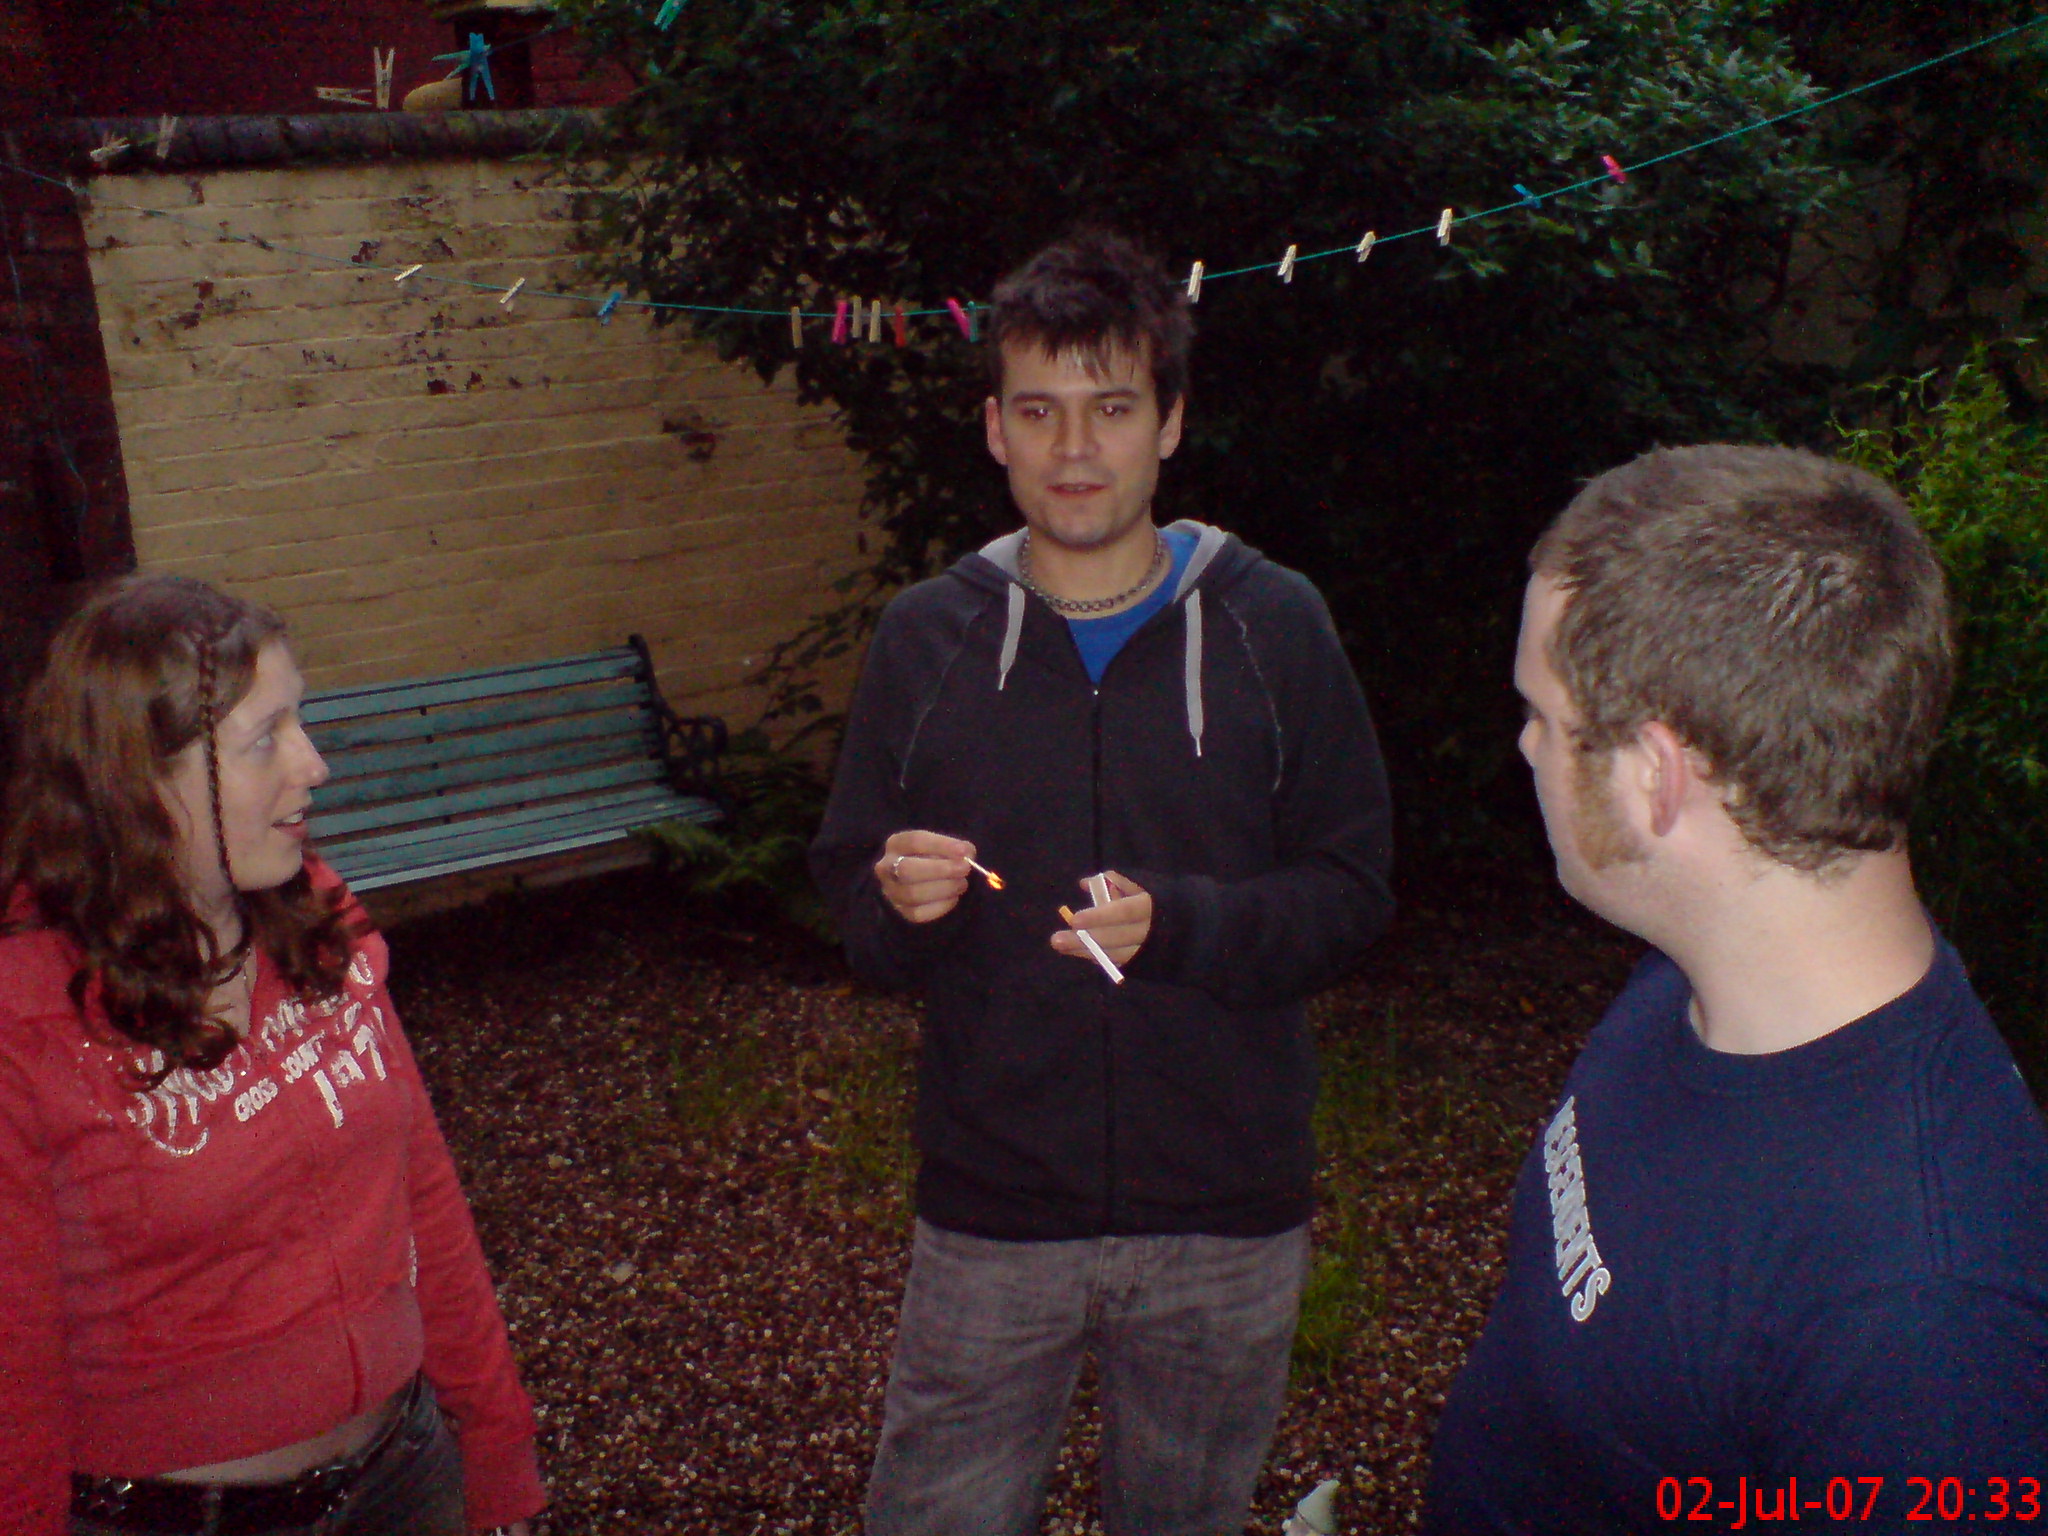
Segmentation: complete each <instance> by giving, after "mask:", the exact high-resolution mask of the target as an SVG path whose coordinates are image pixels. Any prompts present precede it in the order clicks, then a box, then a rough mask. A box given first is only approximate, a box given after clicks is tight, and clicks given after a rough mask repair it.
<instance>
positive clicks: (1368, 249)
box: [1358, 229, 1380, 261]
mask: <svg viewBox="0 0 2048 1536" xmlns="http://www.w3.org/2000/svg"><path fill="white" fill-rule="evenodd" d="M1379 242H1380V237H1379V236H1378V235H1376V234H1374V233H1373V232H1372V231H1371V230H1369V229H1368V230H1367V231H1366V232H1365V238H1364V239H1363V240H1361V241H1359V242H1358V259H1359V260H1360V261H1363V260H1365V258H1366V257H1368V256H1370V255H1371V254H1372V248H1373V247H1374V246H1375V245H1378V244H1379Z"/></svg>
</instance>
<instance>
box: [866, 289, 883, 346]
mask: <svg viewBox="0 0 2048 1536" xmlns="http://www.w3.org/2000/svg"><path fill="white" fill-rule="evenodd" d="M881 339H882V301H881V300H880V299H876V300H875V301H874V302H873V303H872V304H870V305H868V340H869V341H880V340H881Z"/></svg>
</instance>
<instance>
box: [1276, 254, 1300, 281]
mask: <svg viewBox="0 0 2048 1536" xmlns="http://www.w3.org/2000/svg"><path fill="white" fill-rule="evenodd" d="M1298 249H1300V247H1298V246H1292V245H1290V246H1289V247H1287V254H1286V255H1285V256H1282V257H1281V258H1280V281H1281V282H1283V283H1291V282H1293V281H1294V253H1295V251H1297V250H1298Z"/></svg>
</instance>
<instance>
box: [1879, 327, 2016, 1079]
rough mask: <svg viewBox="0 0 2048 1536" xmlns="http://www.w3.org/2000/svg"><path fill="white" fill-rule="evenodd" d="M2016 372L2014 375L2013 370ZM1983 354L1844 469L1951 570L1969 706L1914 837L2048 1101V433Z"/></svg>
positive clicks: (1939, 760) (1921, 396)
mask: <svg viewBox="0 0 2048 1536" xmlns="http://www.w3.org/2000/svg"><path fill="white" fill-rule="evenodd" d="M2008 366H2009V365H2008ZM1998 374H1999V370H1998V366H1997V365H1996V364H1995V363H1994V361H1993V358H1992V356H1991V355H1990V354H1989V353H1987V352H1986V351H1985V350H1984V349H1983V348H1979V349H1978V350H1977V351H1976V352H1975V353H1974V354H1973V355H1972V356H1971V358H1970V360H1969V361H1968V362H1966V363H1964V364H1963V365H1962V366H1961V367H1960V368H1958V369H1956V370H1955V372H1954V373H1953V374H1952V375H1950V376H1948V377H1947V378H1941V377H1939V376H1937V375H1934V374H1926V375H1922V376H1921V377H1919V378H1915V379H1909V380H1904V381H1895V382H1893V383H1890V384H1888V385H1884V386H1881V387H1879V388H1878V389H1877V390H1875V391H1874V392H1873V396H1872V401H1873V404H1874V406H1875V407H1876V409H1875V410H1874V411H1873V413H1872V416H1873V421H1872V423H1871V424H1869V425H1863V426H1857V427H1844V428H1843V429H1842V433H1843V437H1844V439H1845V446H1844V456H1845V457H1847V458H1848V459H1850V460H1851V461H1853V462H1855V463H1857V464H1860V465H1862V466H1863V467H1864V468H1866V469H1869V470H1871V471H1873V472H1875V473H1877V474H1880V475H1882V476H1884V477H1885V478H1886V479H1887V480H1890V481H1891V482H1892V483H1893V484H1894V485H1896V486H1898V487H1899V489H1900V491H1901V492H1902V493H1904V495H1905V496H1906V498H1907V500H1908V501H1909V502H1910V503H1911V504H1912V507H1913V510H1914V513H1915V514H1916V515H1917V516H1918V517H1919V519H1920V521H1921V523H1922V525H1923V526H1924V527H1925V528H1926V529H1927V532H1928V534H1929V536H1930V537H1931V538H1932V539H1933V541H1934V546H1935V549H1936V551H1937V552H1938V553H1939V554H1940V556H1941V561H1942V565H1943V567H1944V568H1945V569H1946V571H1947V573H1948V580H1949V591H1950V596H1951V599H1952V601H1953V603H1954V605H1955V611H1956V623H1957V633H1958V637H1959V640H1960V643H1961V670H1960V672H1959V675H1958V678H1957V684H1956V693H1955V702H1954V704H1953V705H1952V706H1951V708H1950V711H1949V718H1948V723H1947V725H1946V727H1945V728H1944V730H1943V732H1942V738H1941V744H1940V746H1939V747H1938V748H1937V749H1936V752H1935V756H1934V761H1933V763H1932V765H1931V767H1930V769H1929V773H1928V781H1927V786H1926V789H1925V790H1924V792H1923V793H1922V795H1921V800H1920V807H1919V813H1918V816H1917V818H1916V821H1915V825H1914V829H1913V840H1914V859H1915V865H1916V868H1917V870H1918V872H1919V876H1920V880H1921V885H1922V890H1923V892H1924V894H1925V897H1926V899H1927V903H1928V906H1929V908H1930V910H1932V911H1933V913H1934V915H1935V918H1936V920H1937V921H1938V922H1939V923H1940V924H1941V925H1942V927H1943V929H1944V930H1945V931H1946V932H1947V933H1948V935H1949V936H1950V938H1951V939H1953V940H1954V942H1955V944H1956V947H1957V948H1958V949H1959V950H1961V951H1962V954H1963V957H1964V959H1965V960H1966V961H1967V962H1968V963H1969V966H1970V970H1971V974H1972V975H1973V976H1974V977H1975V979H1976V982H1977V986H1978V989H1979V990H1980V991H1981V992H1982V993H1983V994H1984V996H1985V999H1986V1001H1987V1002H1988V1003H1989V1004H1990V1006H1991V1009H1992V1012H1993V1014H1994V1015H1995V1016H1996V1017H1997V1018H1998V1020H1999V1023H2000V1024H2001V1025H2002V1026H2003V1028H2004V1029H2005V1031H2006V1033H2007V1035H2008V1036H2009V1037H2010V1038H2011V1040H2012V1042H2013V1045H2014V1048H2015V1050H2016V1051H2017V1052H2018V1054H2019V1056H2020V1058H2021V1061H2022V1064H2023V1065H2024V1066H2026V1067H2027V1068H2028V1069H2029V1075H2030V1077H2031V1078H2032V1081H2033V1083H2034V1086H2035V1089H2036V1091H2037V1092H2042V1091H2044V1090H2048V433H2044V432H2043V431H2042V430H2041V429H2040V427H2039V426H2038V425H2034V426H2029V425H2027V424H2024V423H2022V422H2021V421H2019V420H2017V419H2016V418H2015V415H2014V412H2013V411H2012V409H2011V406H2010V403H2009V397H2008V395H2007V392H2006V390H2005V389H2004V388H2003V387H2002V386H2001V384H2000V382H1999V376H1998Z"/></svg>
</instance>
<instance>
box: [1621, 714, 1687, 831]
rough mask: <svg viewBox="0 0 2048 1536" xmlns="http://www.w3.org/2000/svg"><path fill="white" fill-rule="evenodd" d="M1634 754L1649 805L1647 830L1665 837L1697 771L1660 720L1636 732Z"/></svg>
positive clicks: (1684, 749) (1670, 730) (1679, 741)
mask: <svg viewBox="0 0 2048 1536" xmlns="http://www.w3.org/2000/svg"><path fill="white" fill-rule="evenodd" d="M1636 751H1637V753H1638V754H1639V760H1640V771H1641V773H1642V774H1643V789H1644V792H1645V795H1646V797H1647V799H1648V802H1649V811H1650V830H1651V831H1652V832H1654V833H1656V834H1657V836H1659V837H1664V836H1666V835H1668V834H1669V833H1670V831H1671V829H1672V828H1673V827H1675V826H1677V825H1678V813H1679V812H1680V811H1681V810H1682V809H1683V808H1684V806H1685V799H1686V796H1687V795H1688V794H1689V793H1691V790H1692V785H1693V780H1695V779H1696V778H1698V777H1699V770H1698V768H1697V767H1696V766H1695V765H1694V763H1693V756H1692V753H1691V752H1690V751H1689V750H1688V749H1687V747H1686V745H1685V743H1684V742H1683V741H1681V740H1680V739H1679V736H1678V732H1676V731H1674V730H1672V729H1671V727H1670V726H1668V725H1666V724H1665V723H1664V722H1663V721H1661V720H1652V721H1649V722H1648V723H1646V724H1645V725H1643V726H1641V727H1640V728H1638V729H1637V731H1636Z"/></svg>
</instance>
